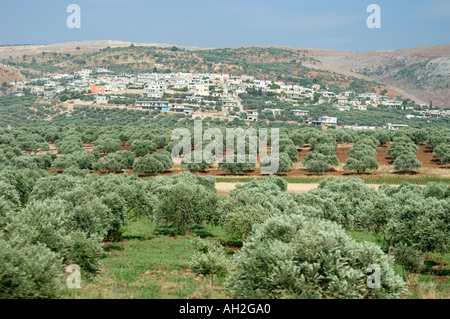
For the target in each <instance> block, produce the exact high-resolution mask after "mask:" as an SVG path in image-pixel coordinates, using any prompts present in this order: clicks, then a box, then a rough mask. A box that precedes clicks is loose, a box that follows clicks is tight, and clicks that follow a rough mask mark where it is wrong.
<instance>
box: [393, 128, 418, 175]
mask: <svg viewBox="0 0 450 319" xmlns="http://www.w3.org/2000/svg"><path fill="white" fill-rule="evenodd" d="M418 151H419V147H418V146H417V145H416V144H415V143H414V142H413V141H412V140H411V139H410V138H409V137H408V136H406V135H404V136H401V137H396V138H394V141H393V142H392V144H391V146H389V149H388V154H389V156H391V157H392V158H393V159H394V167H395V169H396V170H399V171H402V172H404V173H407V172H409V171H410V170H412V169H417V168H420V167H422V163H421V162H419V160H418V159H417V152H418Z"/></svg>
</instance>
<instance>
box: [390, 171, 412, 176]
mask: <svg viewBox="0 0 450 319" xmlns="http://www.w3.org/2000/svg"><path fill="white" fill-rule="evenodd" d="M392 174H394V175H402V176H406V175H409V176H415V175H419V173H418V172H415V171H409V172H406V173H405V172H394V173H392Z"/></svg>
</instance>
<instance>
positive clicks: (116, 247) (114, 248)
mask: <svg viewBox="0 0 450 319" xmlns="http://www.w3.org/2000/svg"><path fill="white" fill-rule="evenodd" d="M103 250H104V251H105V252H111V251H122V250H124V249H123V247H122V246H121V245H119V244H113V245H106V246H105V247H104V248H103Z"/></svg>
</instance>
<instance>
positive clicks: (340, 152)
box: [336, 144, 353, 163]
mask: <svg viewBox="0 0 450 319" xmlns="http://www.w3.org/2000/svg"><path fill="white" fill-rule="evenodd" d="M352 147H353V145H352V144H339V145H338V148H337V151H336V156H337V158H338V160H339V163H345V162H346V161H347V158H348V154H347V153H348V151H350V150H351V149H352Z"/></svg>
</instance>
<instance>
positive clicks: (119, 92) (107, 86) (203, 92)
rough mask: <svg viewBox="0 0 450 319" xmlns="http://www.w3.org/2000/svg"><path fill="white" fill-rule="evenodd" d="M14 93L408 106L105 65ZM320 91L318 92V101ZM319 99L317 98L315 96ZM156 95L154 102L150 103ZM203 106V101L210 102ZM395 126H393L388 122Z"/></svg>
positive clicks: (325, 121)
mask: <svg viewBox="0 0 450 319" xmlns="http://www.w3.org/2000/svg"><path fill="white" fill-rule="evenodd" d="M10 84H11V86H12V90H11V91H10V94H13V95H18V96H20V95H22V94H23V89H25V88H30V90H31V92H32V93H34V94H37V95H38V96H39V97H40V99H41V100H43V101H52V100H54V99H55V97H56V94H58V93H60V92H62V91H64V90H67V91H72V92H73V91H78V92H88V94H91V95H93V96H94V98H93V101H94V103H95V104H108V100H109V98H125V96H123V94H125V93H134V94H140V95H141V96H143V99H142V100H141V101H137V102H136V103H135V107H136V109H140V110H160V111H163V112H173V113H183V114H192V113H194V108H193V107H192V105H193V106H195V105H201V103H205V104H206V105H208V103H209V101H210V100H211V97H213V98H215V99H214V100H215V101H219V102H221V103H220V105H221V108H222V110H223V111H225V112H229V111H240V112H243V111H244V110H243V107H242V104H241V100H240V98H239V94H241V93H246V92H248V90H251V89H256V90H260V91H261V92H272V93H277V94H279V96H280V99H282V100H284V101H291V102H293V105H296V103H297V102H298V101H299V100H308V99H309V100H310V102H309V104H312V103H313V101H314V100H315V101H316V104H321V103H325V102H326V103H332V104H333V105H334V107H335V108H337V109H338V110H340V111H342V112H345V111H350V110H359V111H365V110H367V107H368V106H374V107H377V106H379V105H384V106H386V107H389V108H403V107H404V106H403V103H402V101H392V100H390V99H389V97H386V96H378V95H377V94H375V93H364V94H358V95H357V94H355V92H353V91H346V92H341V93H334V92H329V91H326V90H323V89H321V87H320V85H317V84H314V85H312V86H311V87H302V86H299V85H294V84H292V85H291V84H286V83H284V82H281V81H268V80H260V79H256V78H255V77H253V76H247V75H241V76H234V75H230V74H213V73H204V74H201V73H164V74H161V73H146V74H124V73H123V74H115V73H113V72H111V71H109V70H108V69H107V68H105V67H98V68H95V69H93V70H91V69H82V70H79V71H77V72H75V73H73V74H70V75H69V74H52V75H48V76H45V77H41V78H39V79H33V80H32V81H29V82H23V81H22V82H20V81H16V82H11V83H10ZM177 93H184V96H187V97H186V103H184V104H187V105H184V104H180V103H170V102H169V101H166V100H164V98H165V96H166V94H172V95H173V96H176V94H177ZM317 94H318V95H319V98H318V101H317ZM315 98H316V99H315ZM147 99H151V101H146V100H147ZM205 104H204V105H205ZM264 111H271V112H272V113H273V115H274V116H276V115H277V114H279V113H280V112H281V110H280V109H274V108H266V109H264ZM292 112H293V114H294V115H297V116H302V117H308V116H309V111H306V110H300V109H298V110H293V111H292ZM414 112H416V113H415V114H409V115H407V116H408V117H426V118H439V117H450V111H440V110H429V109H427V108H424V109H423V110H414ZM258 116H259V113H258V111H255V110H247V114H246V120H248V121H257V120H258ZM228 117H229V116H228ZM308 122H309V123H310V124H314V125H323V126H337V125H338V124H337V118H332V117H327V116H324V117H321V118H319V119H318V120H317V121H314V120H312V119H310V118H308ZM389 127H390V129H395V127H396V126H395V125H394V126H392V127H391V126H389Z"/></svg>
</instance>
